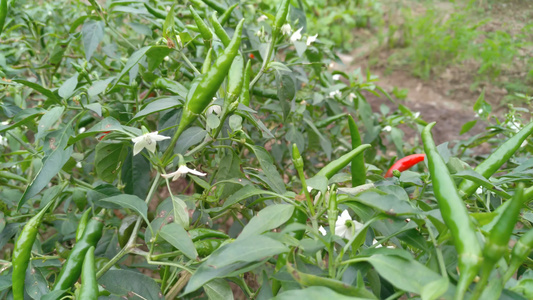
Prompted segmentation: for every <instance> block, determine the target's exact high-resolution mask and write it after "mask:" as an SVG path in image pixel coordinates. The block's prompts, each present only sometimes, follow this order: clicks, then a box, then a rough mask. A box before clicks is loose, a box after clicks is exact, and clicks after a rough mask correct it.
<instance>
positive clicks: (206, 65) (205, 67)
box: [202, 48, 213, 74]
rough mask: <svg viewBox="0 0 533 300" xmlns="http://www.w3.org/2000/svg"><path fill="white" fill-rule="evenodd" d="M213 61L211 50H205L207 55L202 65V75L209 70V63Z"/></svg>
mask: <svg viewBox="0 0 533 300" xmlns="http://www.w3.org/2000/svg"><path fill="white" fill-rule="evenodd" d="M212 61H213V48H209V50H207V54H206V55H205V60H204V63H203V65H202V74H206V73H207V72H208V71H209V69H210V68H211V62H212Z"/></svg>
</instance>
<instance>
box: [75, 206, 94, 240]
mask: <svg viewBox="0 0 533 300" xmlns="http://www.w3.org/2000/svg"><path fill="white" fill-rule="evenodd" d="M91 210H92V209H91V208H90V207H89V208H88V209H87V210H85V212H84V213H83V215H81V218H80V221H79V222H78V227H77V228H76V241H79V239H80V238H81V237H82V236H83V232H84V231H85V227H87V223H88V222H89V214H90V213H91Z"/></svg>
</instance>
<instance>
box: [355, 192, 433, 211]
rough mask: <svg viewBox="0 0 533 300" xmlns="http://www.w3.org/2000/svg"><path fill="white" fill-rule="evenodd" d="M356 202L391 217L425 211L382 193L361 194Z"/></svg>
mask: <svg viewBox="0 0 533 300" xmlns="http://www.w3.org/2000/svg"><path fill="white" fill-rule="evenodd" d="M355 200H356V201H357V202H360V203H363V204H365V205H368V206H370V207H373V208H375V209H378V210H380V211H382V212H383V213H385V214H388V215H391V216H396V215H411V214H420V213H423V211H421V210H419V209H417V208H414V207H412V206H411V204H410V203H409V202H407V201H403V200H400V199H398V197H396V196H394V195H392V194H385V195H384V194H382V193H377V192H374V191H368V192H364V193H361V194H359V195H358V196H357V197H356V198H355Z"/></svg>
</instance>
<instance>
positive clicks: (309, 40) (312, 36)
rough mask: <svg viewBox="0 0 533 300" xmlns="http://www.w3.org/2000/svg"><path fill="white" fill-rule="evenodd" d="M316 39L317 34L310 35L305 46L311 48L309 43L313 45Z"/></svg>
mask: <svg viewBox="0 0 533 300" xmlns="http://www.w3.org/2000/svg"><path fill="white" fill-rule="evenodd" d="M317 37H318V33H317V34H315V35H310V36H308V37H307V46H311V43H314V42H315V41H316V38H317Z"/></svg>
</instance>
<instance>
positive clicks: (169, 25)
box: [163, 5, 174, 40]
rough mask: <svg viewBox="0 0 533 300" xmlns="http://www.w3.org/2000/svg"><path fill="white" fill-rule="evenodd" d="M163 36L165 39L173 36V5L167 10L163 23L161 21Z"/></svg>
mask: <svg viewBox="0 0 533 300" xmlns="http://www.w3.org/2000/svg"><path fill="white" fill-rule="evenodd" d="M163 37H164V38H165V39H167V40H168V39H172V38H173V37H174V5H172V7H171V8H170V10H169V11H168V14H167V17H166V18H165V23H163Z"/></svg>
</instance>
